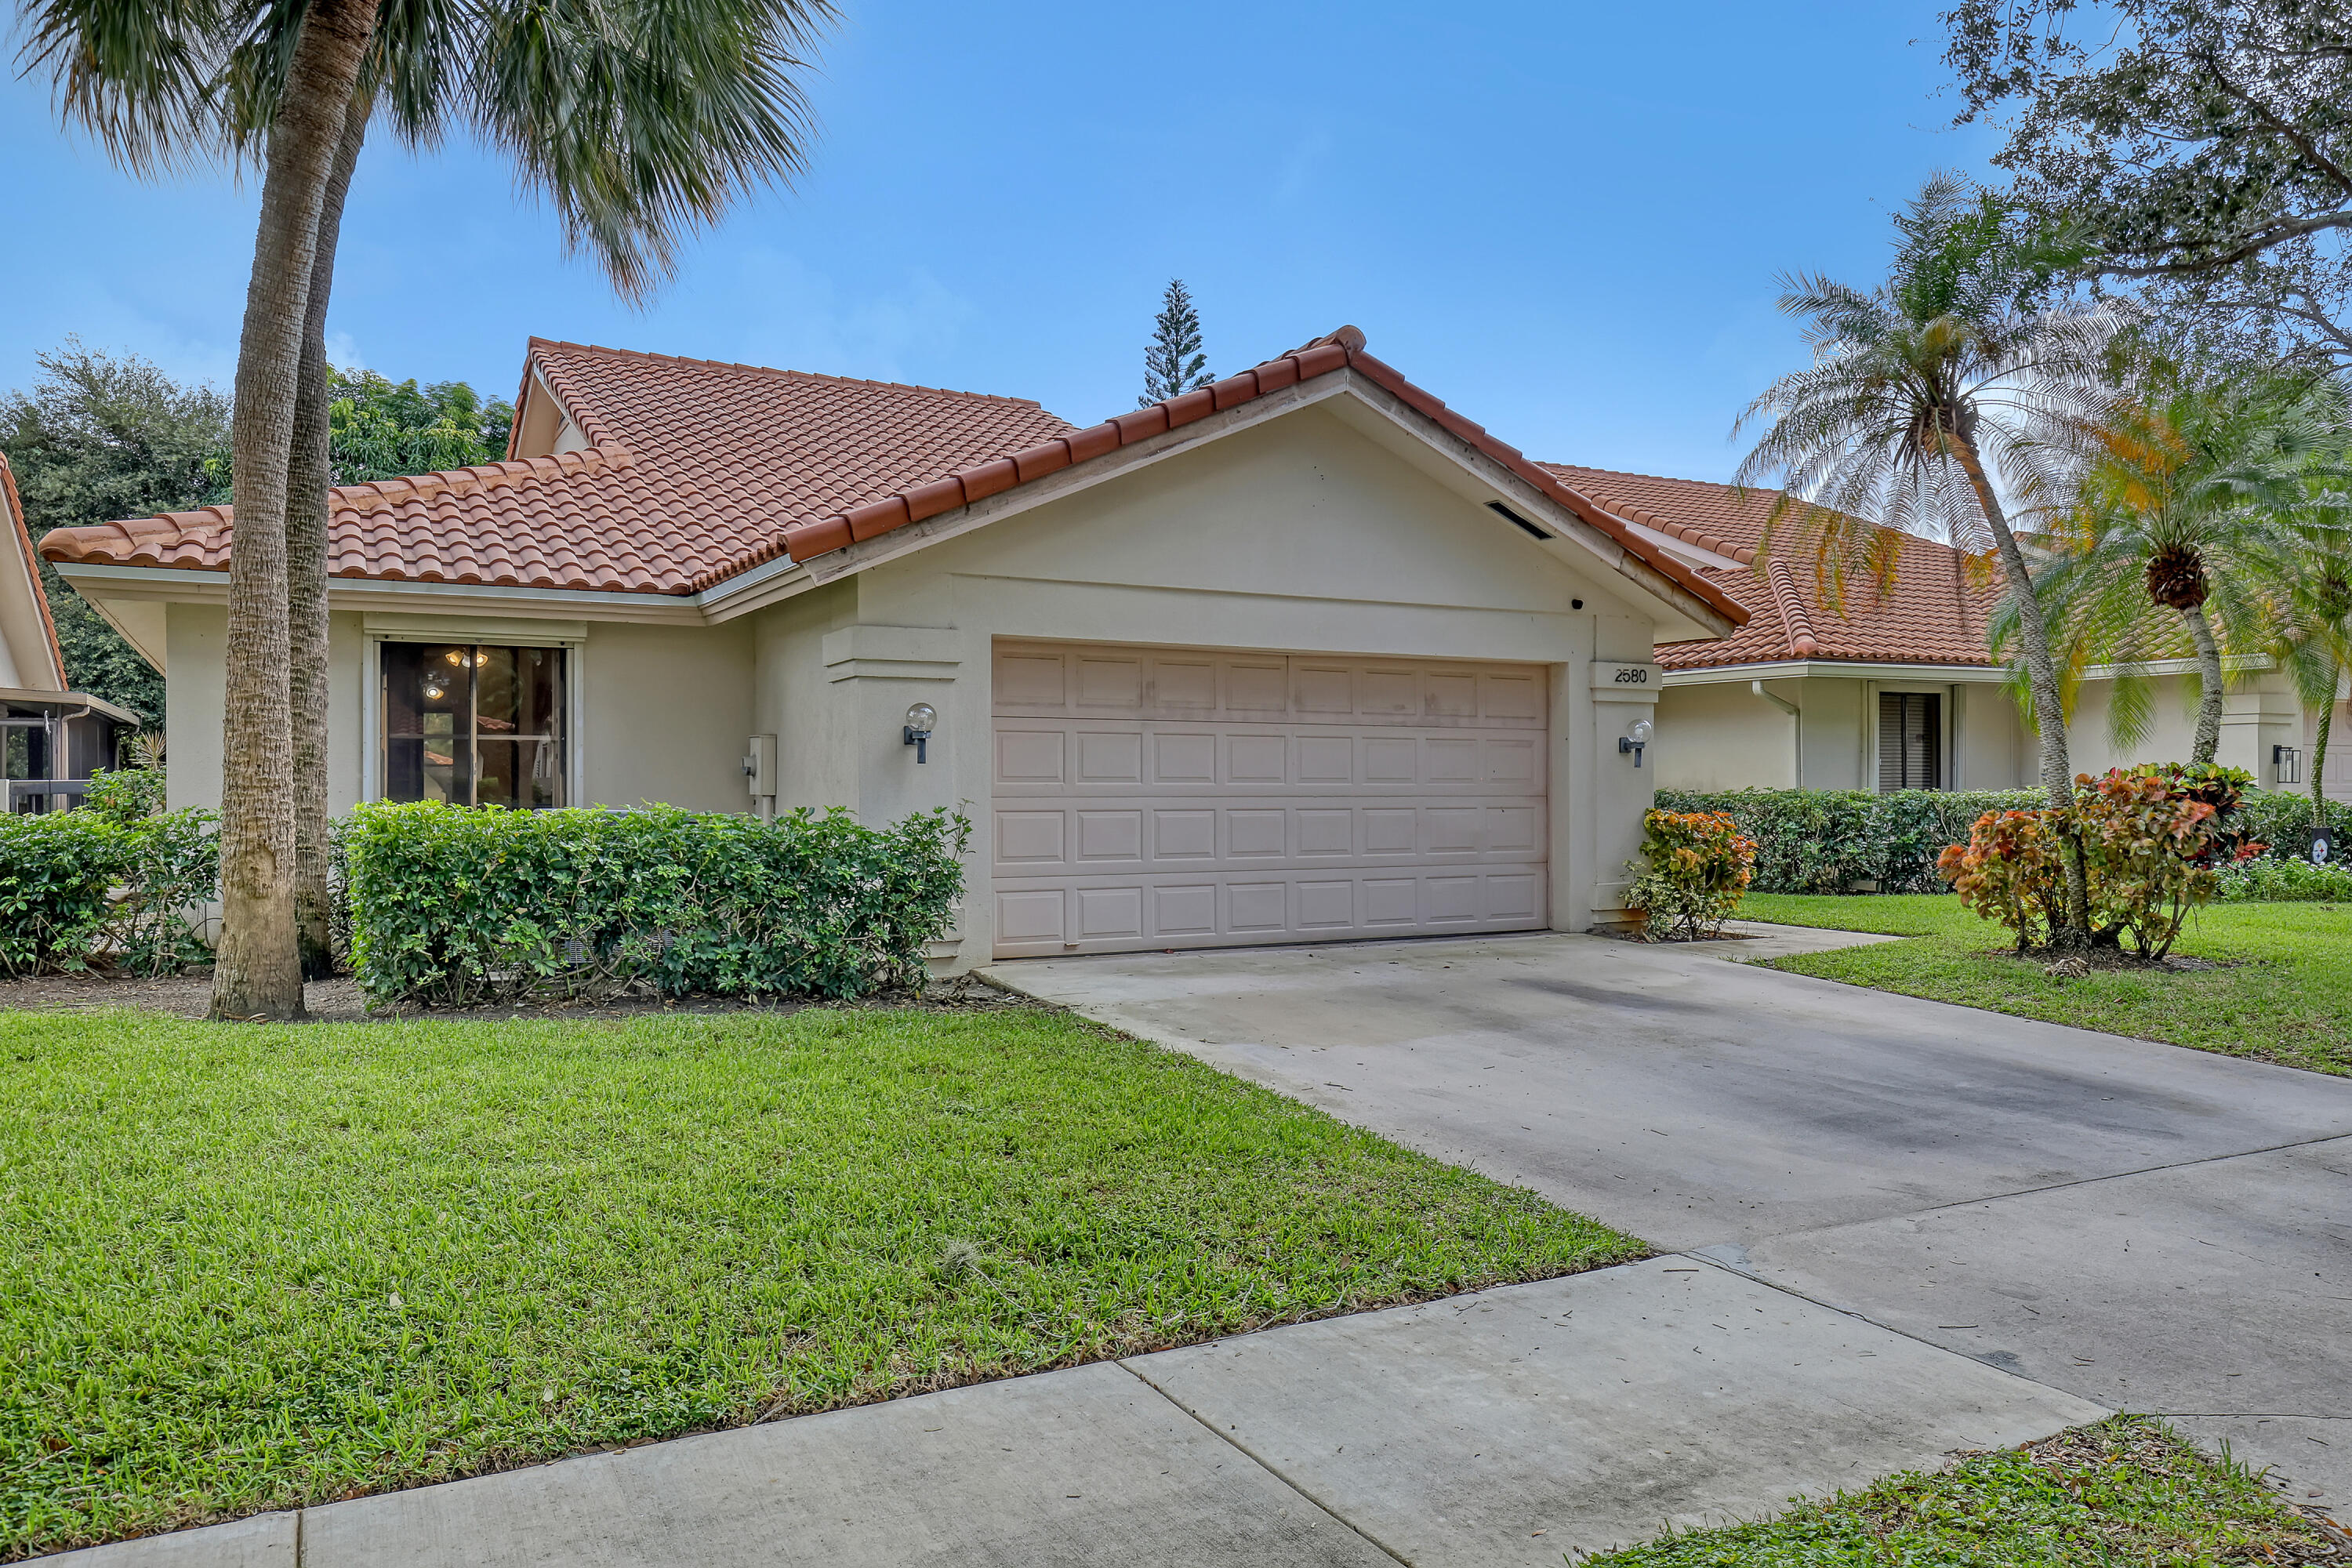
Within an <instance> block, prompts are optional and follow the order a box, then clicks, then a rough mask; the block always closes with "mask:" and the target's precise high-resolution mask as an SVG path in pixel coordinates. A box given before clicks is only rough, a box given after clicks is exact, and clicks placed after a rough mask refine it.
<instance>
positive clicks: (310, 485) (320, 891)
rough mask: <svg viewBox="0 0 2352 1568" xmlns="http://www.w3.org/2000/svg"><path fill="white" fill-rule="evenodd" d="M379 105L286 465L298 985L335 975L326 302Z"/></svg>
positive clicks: (308, 325) (332, 180)
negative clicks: (330, 801) (329, 730)
mask: <svg viewBox="0 0 2352 1568" xmlns="http://www.w3.org/2000/svg"><path fill="white" fill-rule="evenodd" d="M372 108H373V105H372V104H370V103H368V102H366V101H363V100H360V99H354V100H352V104H351V107H350V109H349V110H348V111H347V112H346V114H345V115H344V123H343V133H342V141H341V145H339V146H338V147H337V148H336V149H335V162H334V166H333V168H332V169H331V170H330V171H329V172H328V175H327V189H326V193H325V195H324V196H323V198H322V199H321V201H320V206H319V239H318V249H317V252H316V254H315V255H314V256H313V257H312V258H311V261H310V298H309V300H307V302H306V304H305V307H304V310H303V315H304V321H303V326H302V369H301V382H300V385H299V389H298V390H297V392H296V393H295V398H294V443H293V447H292V448H291V452H290V455H289V461H288V465H287V497H286V576H287V605H286V621H287V631H288V640H289V647H290V649H291V651H292V655H293V658H292V664H291V667H290V668H289V672H288V674H289V679H288V692H289V698H290V709H291V712H292V717H293V748H294V940H295V945H296V949H297V951H298V952H299V953H300V954H301V960H302V977H303V978H304V979H306V980H324V979H326V978H327V977H328V976H329V975H331V974H332V973H334V972H335V947H334V937H333V924H332V921H331V914H332V910H331V902H332V894H331V889H329V887H328V875H327V873H328V865H327V861H328V852H329V844H328V827H327V708H328V680H327V490H328V488H329V484H330V481H331V479H332V478H333V474H332V470H331V466H330V462H329V458H328V453H327V440H328V426H327V414H328V408H329V405H330V392H331V389H330V387H329V386H328V383H327V301H328V299H329V297H330V296H331V294H332V293H333V291H334V286H335V245H336V241H337V239H338V238H339V237H340V236H341V231H342V223H343V198H344V196H345V195H348V194H349V193H350V191H351V186H352V169H353V167H354V166H356V165H357V164H358V163H359V157H360V145H361V143H362V142H364V141H365V140H366V139H367V123H368V115H369V113H370V111H371V110H372Z"/></svg>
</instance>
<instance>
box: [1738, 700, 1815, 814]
mask: <svg viewBox="0 0 2352 1568" xmlns="http://www.w3.org/2000/svg"><path fill="white" fill-rule="evenodd" d="M1748 690H1750V691H1753V692H1754V693H1756V695H1757V696H1759V697H1761V698H1762V699H1764V700H1765V701H1767V702H1769V703H1770V704H1771V705H1772V706H1773V707H1775V708H1778V709H1779V710H1780V711H1781V712H1783V713H1786V714H1787V715H1788V716H1789V750H1790V754H1791V756H1792V758H1793V759H1794V762H1793V765H1792V766H1791V767H1790V771H1789V776H1790V778H1792V779H1794V780H1796V781H1797V783H1796V787H1797V788H1799V789H1802V788H1804V787H1805V710H1803V709H1801V708H1800V707H1798V706H1797V705H1796V704H1795V703H1793V702H1791V701H1790V700H1788V699H1787V698H1785V697H1775V696H1773V695H1772V693H1770V692H1769V691H1767V690H1765V689H1764V683H1763V682H1762V681H1760V680H1751V681H1749V682H1748Z"/></svg>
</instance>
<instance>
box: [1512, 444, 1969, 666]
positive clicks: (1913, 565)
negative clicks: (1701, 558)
mask: <svg viewBox="0 0 2352 1568" xmlns="http://www.w3.org/2000/svg"><path fill="white" fill-rule="evenodd" d="M1544 466H1545V467H1546V468H1549V469H1551V470H1552V472H1554V473H1555V474H1558V475H1559V477H1560V478H1561V479H1564V480H1566V481H1567V482H1568V483H1570V484H1571V485H1573V486H1575V487H1576V488H1577V489H1580V490H1581V491H1582V492H1583V493H1584V494H1586V495H1587V496H1590V497H1591V498H1592V500H1594V501H1595V502H1597V503H1599V504H1600V505H1602V506H1605V507H1607V508H1608V509H1609V510H1612V511H1614V512H1615V513H1617V515H1619V516H1620V517H1622V518H1625V519H1627V520H1628V521H1633V522H1638V523H1641V524H1643V526H1645V527H1649V528H1654V529H1657V530H1658V531H1661V532H1664V533H1666V534H1669V535H1671V536H1673V537H1675V538H1676V539H1680V540H1683V541H1684V542H1687V543H1689V544H1692V545H1695V546H1696V547H1698V548H1700V549H1703V550H1707V551H1711V552H1715V553H1716V554H1718V555H1727V556H1729V557H1730V558H1732V559H1733V560H1735V561H1738V562H1741V563H1743V569H1740V570H1737V571H1735V570H1731V569H1728V568H1722V567H1711V568H1705V569H1703V571H1704V574H1705V575H1706V577H1707V578H1708V579H1709V580H1710V581H1712V582H1714V583H1715V584H1717V585H1718V586H1720V587H1721V588H1722V589H1723V591H1724V592H1726V593H1727V594H1729V595H1733V596H1734V597H1736V598H1738V600H1739V601H1740V602H1741V604H1743V605H1746V606H1747V608H1748V624H1747V625H1746V626H1742V627H1740V628H1739V629H1738V631H1737V632H1734V633H1733V634H1732V635H1731V636H1730V637H1726V638H1724V639H1722V640H1721V641H1717V642H1685V643H1665V644H1662V645H1661V646H1660V647H1659V648H1658V650H1657V658H1658V661H1659V662H1660V663H1661V664H1664V666H1666V668H1669V669H1702V668H1718V667H1721V666H1724V665H1736V664H1760V663H1771V662H1780V661H1783V660H1787V659H1797V658H1822V659H1852V660H1858V661H1863V662H1868V663H1877V664H1969V665H1983V666H1987V667H1990V666H1991V665H1992V664H1993V663H1994V662H1995V661H1994V660H1993V658H1992V657H1991V656H1990V654H1989V653H1987V652H1986V651H1985V649H1986V642H1987V638H1986V623H1987V621H1988V620H1989V619H1990V616H1991V614H1992V611H1993V608H1994V606H1995V605H1998V604H1999V602H2000V582H1999V580H1998V578H1997V576H1996V575H1995V574H1991V573H1990V572H1988V571H1987V570H1985V569H1984V566H1983V564H1982V563H1980V562H1978V561H1974V560H1972V559H1971V558H1970V557H1969V556H1967V555H1965V554H1963V553H1962V552H1959V551H1957V550H1954V549H1952V548H1950V547H1949V546H1948V545H1944V544H1938V543H1937V542H1935V541H1933V540H1927V539H1920V538H1916V537H1914V536H1912V535H1909V534H1906V535H1903V536H1901V541H1900V542H1901V547H1902V554H1901V557H1900V560H1899V563H1898V566H1897V570H1896V573H1895V587H1894V588H1893V590H1892V591H1891V592H1889V593H1887V594H1885V595H1883V596H1882V595H1880V593H1879V592H1878V585H1877V583H1876V582H1875V580H1862V579H1856V580H1852V581H1849V582H1848V584H1846V590H1845V595H1844V604H1843V606H1842V607H1839V606H1833V605H1831V604H1830V603H1829V602H1828V600H1827V598H1826V597H1825V596H1824V595H1822V592H1821V591H1820V589H1819V587H1818V586H1817V585H1816V584H1814V582H1813V580H1812V574H1811V572H1809V571H1805V570H1803V569H1801V568H1800V569H1799V570H1795V571H1791V570H1790V567H1789V565H1788V563H1786V562H1785V561H1783V560H1780V559H1778V558H1775V559H1773V560H1771V561H1770V562H1769V564H1768V565H1767V567H1766V569H1765V572H1764V574H1763V575H1762V576H1761V577H1759V576H1758V574H1756V572H1755V571H1754V570H1753V569H1752V568H1753V564H1754V562H1755V560H1756V552H1757V549H1758V547H1759V546H1760V545H1761V544H1762V543H1763V541H1764V519H1765V515H1766V514H1767V513H1768V512H1769V511H1770V510H1771V508H1772V503H1773V501H1774V500H1777V499H1779V492H1778V491H1775V490H1746V491H1742V490H1740V489H1735V488H1734V487H1732V486H1730V485H1719V484H1710V483H1708V482H1706V481H1705V480H1702V479H1661V478H1659V477H1657V476H1656V475H1654V474H1621V473H1613V472H1612V471H1610V470H1608V469H1605V468H1578V467H1575V466H1573V465H1570V464H1566V463H1547V464H1545V465H1544Z"/></svg>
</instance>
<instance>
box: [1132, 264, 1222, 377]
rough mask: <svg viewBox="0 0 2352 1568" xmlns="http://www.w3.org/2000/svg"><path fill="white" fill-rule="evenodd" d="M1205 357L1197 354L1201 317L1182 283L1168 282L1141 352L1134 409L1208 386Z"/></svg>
mask: <svg viewBox="0 0 2352 1568" xmlns="http://www.w3.org/2000/svg"><path fill="white" fill-rule="evenodd" d="M1210 380H1211V377H1210V375H1209V356H1208V355H1206V354H1204V353H1202V352H1201V315H1200V312H1199V311H1197V310H1193V309H1192V295H1191V294H1189V293H1187V292H1186V291H1185V289H1184V279H1181V278H1171V279H1169V280H1168V292H1167V293H1166V294H1165V295H1163V296H1162V297H1161V299H1160V314H1159V315H1158V316H1157V317H1155V318H1153V320H1152V323H1151V346H1150V347H1149V348H1147V349H1145V350H1144V351H1143V395H1142V396H1140V397H1139V398H1137V399H1136V400H1135V405H1136V406H1137V407H1138V408H1144V407H1149V406H1150V405H1152V404H1154V403H1158V402H1160V400H1161V399H1162V398H1168V397H1178V396H1181V395H1183V394H1185V393H1187V392H1191V391H1192V390H1193V389H1194V388H1195V387H1202V386H1206V385H1208V384H1209V382H1210Z"/></svg>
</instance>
